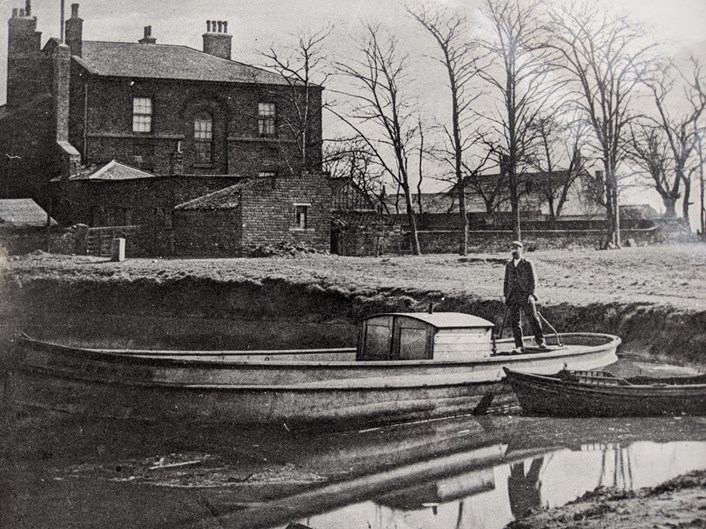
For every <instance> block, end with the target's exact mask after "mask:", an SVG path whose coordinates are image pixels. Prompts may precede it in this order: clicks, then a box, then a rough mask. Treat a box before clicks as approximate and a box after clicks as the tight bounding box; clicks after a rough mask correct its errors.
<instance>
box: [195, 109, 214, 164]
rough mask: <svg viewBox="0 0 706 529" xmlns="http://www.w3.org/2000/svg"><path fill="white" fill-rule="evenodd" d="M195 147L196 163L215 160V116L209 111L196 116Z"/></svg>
mask: <svg viewBox="0 0 706 529" xmlns="http://www.w3.org/2000/svg"><path fill="white" fill-rule="evenodd" d="M194 148H195V150H196V163H211V162H212V161H213V118H212V117H211V114H209V113H208V112H201V113H199V114H197V115H196V117H195V118H194Z"/></svg>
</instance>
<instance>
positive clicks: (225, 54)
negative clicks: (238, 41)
mask: <svg viewBox="0 0 706 529" xmlns="http://www.w3.org/2000/svg"><path fill="white" fill-rule="evenodd" d="M232 40H233V36H232V35H228V22H227V21H226V20H207V21H206V33H204V34H203V51H204V53H208V54H209V55H214V56H216V57H220V58H221V59H228V60H230V59H231V42H232Z"/></svg>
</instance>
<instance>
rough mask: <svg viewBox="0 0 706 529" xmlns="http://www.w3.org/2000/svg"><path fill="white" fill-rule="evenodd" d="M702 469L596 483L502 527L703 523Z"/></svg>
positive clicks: (705, 489)
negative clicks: (629, 482) (644, 480)
mask: <svg viewBox="0 0 706 529" xmlns="http://www.w3.org/2000/svg"><path fill="white" fill-rule="evenodd" d="M705 493H706V471H703V470H702V471H696V472H691V473H689V474H686V475H684V476H679V477H677V478H674V479H671V480H669V481H667V482H665V483H663V484H661V485H658V486H656V487H648V488H644V489H640V490H639V491H636V492H635V491H626V490H619V489H615V488H605V487H599V488H597V489H596V490H594V491H592V492H588V493H586V494H585V495H584V496H583V497H581V498H579V499H577V500H576V501H573V502H571V503H570V504H568V505H566V506H564V507H561V508H557V509H552V510H550V511H546V512H538V513H535V514H533V515H531V516H528V517H527V518H525V519H521V520H516V521H514V522H512V523H510V524H509V525H508V526H507V528H506V529H564V528H567V527H572V528H576V529H598V528H601V527H611V528H612V529H642V528H644V529H653V528H655V527H675V528H676V527H683V528H687V527H691V528H701V527H706V495H705Z"/></svg>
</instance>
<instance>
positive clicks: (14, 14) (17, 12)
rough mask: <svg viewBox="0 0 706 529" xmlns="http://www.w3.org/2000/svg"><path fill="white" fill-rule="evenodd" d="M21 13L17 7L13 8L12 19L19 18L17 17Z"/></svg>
mask: <svg viewBox="0 0 706 529" xmlns="http://www.w3.org/2000/svg"><path fill="white" fill-rule="evenodd" d="M19 13H20V10H19V9H17V8H16V7H13V8H12V18H17V16H18V15H19Z"/></svg>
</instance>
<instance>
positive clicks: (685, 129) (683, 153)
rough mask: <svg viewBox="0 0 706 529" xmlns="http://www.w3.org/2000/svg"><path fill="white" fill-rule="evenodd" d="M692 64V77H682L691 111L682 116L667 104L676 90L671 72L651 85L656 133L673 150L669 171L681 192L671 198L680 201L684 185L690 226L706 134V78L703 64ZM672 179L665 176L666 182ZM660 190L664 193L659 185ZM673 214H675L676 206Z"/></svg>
mask: <svg viewBox="0 0 706 529" xmlns="http://www.w3.org/2000/svg"><path fill="white" fill-rule="evenodd" d="M691 64H692V72H691V75H690V76H689V77H687V76H685V75H682V74H680V77H681V79H682V81H683V91H684V96H685V99H686V101H687V102H688V110H687V111H686V112H685V113H683V114H681V115H679V116H678V117H672V116H673V114H674V113H673V112H670V109H669V107H668V105H667V97H668V96H669V94H670V93H671V92H672V91H673V88H674V80H673V78H672V72H671V71H670V69H666V70H662V71H661V74H660V75H658V76H657V77H656V78H655V79H653V80H651V81H649V82H648V83H647V85H648V86H649V88H650V90H651V91H652V94H653V99H654V103H655V106H656V107H657V112H658V118H657V119H656V120H655V124H656V127H657V130H656V134H657V135H658V136H661V137H662V138H663V141H664V145H665V146H666V148H667V149H668V150H669V158H668V161H669V162H670V167H669V172H670V173H672V174H673V175H674V176H673V180H674V181H675V183H674V184H673V186H672V187H673V188H676V192H677V196H676V197H673V195H672V197H670V198H675V199H676V198H678V188H679V183H682V184H683V186H684V200H683V202H682V215H683V217H684V219H685V221H686V222H687V223H688V222H689V205H690V203H691V202H690V191H691V182H692V175H693V174H694V173H695V172H696V170H697V168H698V167H699V166H700V160H699V158H698V143H699V141H700V138H701V137H702V135H703V132H704V124H703V116H704V110H705V109H706V92H705V91H704V88H705V87H706V85H705V83H706V77H704V74H703V71H702V67H701V64H699V62H698V61H697V60H696V59H694V58H693V57H692V58H691ZM668 178H669V177H665V179H668ZM657 184H659V182H657ZM657 191H660V189H659V185H658V186H657ZM660 194H662V193H660ZM662 197H663V199H664V197H665V195H663V194H662ZM665 205H667V202H665ZM672 211H674V205H673V204H672ZM667 212H668V213H669V207H667ZM673 216H674V214H673Z"/></svg>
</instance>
